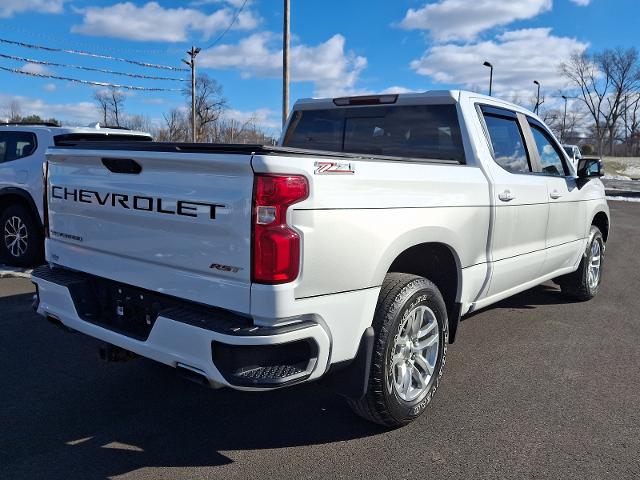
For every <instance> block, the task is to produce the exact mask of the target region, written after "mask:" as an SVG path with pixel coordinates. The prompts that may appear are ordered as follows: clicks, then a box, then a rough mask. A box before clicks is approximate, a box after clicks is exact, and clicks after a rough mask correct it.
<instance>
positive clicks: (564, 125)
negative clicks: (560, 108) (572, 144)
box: [562, 95, 567, 143]
mask: <svg viewBox="0 0 640 480" xmlns="http://www.w3.org/2000/svg"><path fill="white" fill-rule="evenodd" d="M562 98H563V100H564V116H563V117H562V143H564V142H565V129H566V128H567V96H566V95H562Z"/></svg>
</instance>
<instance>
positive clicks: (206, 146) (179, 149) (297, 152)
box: [50, 141, 461, 165]
mask: <svg viewBox="0 0 640 480" xmlns="http://www.w3.org/2000/svg"><path fill="white" fill-rule="evenodd" d="M69 148H71V149H78V150H97V151H100V150H110V151H116V150H117V151H129V152H164V153H172V152H173V153H227V154H230V155H280V156H309V157H327V158H349V159H353V160H379V161H385V160H386V161H404V162H412V163H425V164H436V165H461V162H459V161H457V160H439V159H429V158H411V157H393V156H385V155H369V154H362V153H345V152H329V151H323V150H305V149H301V148H292V147H279V146H272V145H244V144H217V143H168V142H73V141H68V142H59V144H58V145H56V146H55V147H50V150H52V151H55V150H56V149H69Z"/></svg>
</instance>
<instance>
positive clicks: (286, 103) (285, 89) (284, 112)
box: [282, 0, 291, 127]
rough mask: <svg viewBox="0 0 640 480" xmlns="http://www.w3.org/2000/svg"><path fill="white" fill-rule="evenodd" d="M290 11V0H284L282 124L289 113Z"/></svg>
mask: <svg viewBox="0 0 640 480" xmlns="http://www.w3.org/2000/svg"><path fill="white" fill-rule="evenodd" d="M290 13H291V4H290V0H284V25H283V32H282V43H283V45H282V126H283V127H284V124H285V123H286V122H287V116H288V115H289V34H290V19H289V15H290Z"/></svg>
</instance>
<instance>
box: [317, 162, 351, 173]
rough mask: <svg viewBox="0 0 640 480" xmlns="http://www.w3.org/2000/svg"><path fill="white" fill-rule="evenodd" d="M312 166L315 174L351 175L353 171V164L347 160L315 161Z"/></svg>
mask: <svg viewBox="0 0 640 480" xmlns="http://www.w3.org/2000/svg"><path fill="white" fill-rule="evenodd" d="M314 166H315V168H316V169H315V172H314V173H315V174H316V175H333V174H336V175H353V174H354V173H355V168H354V165H353V164H352V163H349V162H316V163H315V164H314Z"/></svg>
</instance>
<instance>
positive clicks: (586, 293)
mask: <svg viewBox="0 0 640 480" xmlns="http://www.w3.org/2000/svg"><path fill="white" fill-rule="evenodd" d="M594 242H597V243H598V244H599V252H600V271H599V275H598V278H597V282H596V283H595V284H594V283H593V282H589V266H590V264H591V260H592V257H593V255H592V251H593V250H592V248H593V246H594ZM604 252H605V244H604V238H603V237H602V232H600V229H599V228H598V227H596V226H595V225H591V230H590V232H589V241H588V242H587V248H586V249H585V251H584V253H583V254H582V259H581V260H580V265H579V266H578V269H577V270H576V271H575V272H573V273H570V274H568V275H563V276H562V277H559V278H557V279H555V280H554V281H555V283H557V284H558V285H560V289H561V290H562V294H563V295H564V296H566V297H567V298H570V299H572V300H578V301H581V302H584V301H586V300H591V299H592V298H593V297H595V296H596V295H597V294H598V291H599V290H600V284H601V283H602V272H603V270H602V268H603V266H604V257H605V255H604Z"/></svg>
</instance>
